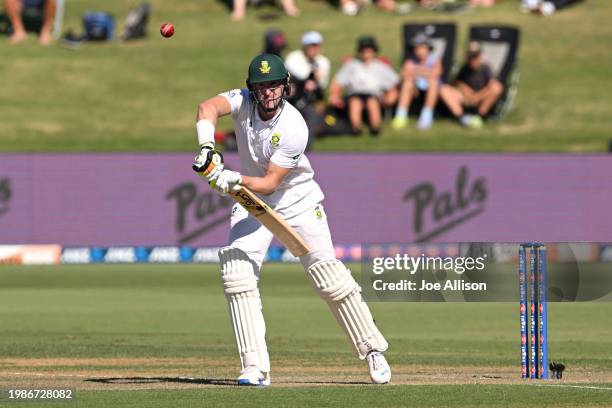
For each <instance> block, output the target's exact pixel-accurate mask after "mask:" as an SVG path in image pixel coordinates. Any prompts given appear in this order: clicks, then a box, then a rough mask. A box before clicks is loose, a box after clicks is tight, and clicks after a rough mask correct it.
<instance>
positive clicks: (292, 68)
mask: <svg viewBox="0 0 612 408" xmlns="http://www.w3.org/2000/svg"><path fill="white" fill-rule="evenodd" d="M322 47H323V36H322V35H321V33H319V32H318V31H308V32H306V33H304V35H302V48H301V49H299V50H295V51H292V52H291V53H289V55H287V59H286V60H285V66H286V67H287V70H288V71H289V73H290V74H291V76H292V77H293V78H294V79H295V80H297V81H302V82H304V88H305V90H307V91H314V90H315V89H316V88H321V89H325V88H327V85H328V84H329V72H330V63H329V59H327V57H325V56H324V55H323V54H321V50H322Z"/></svg>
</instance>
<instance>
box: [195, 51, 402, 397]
mask: <svg viewBox="0 0 612 408" xmlns="http://www.w3.org/2000/svg"><path fill="white" fill-rule="evenodd" d="M288 94H289V73H288V71H287V69H286V68H285V65H284V64H283V61H282V60H281V59H280V58H279V57H277V56H276V55H273V54H261V55H259V56H257V57H255V58H254V59H253V60H252V61H251V63H250V65H249V71H248V76H247V80H246V88H243V89H234V90H231V91H228V92H224V93H222V94H220V95H217V96H214V97H212V98H210V99H208V100H206V101H204V102H201V103H200V104H199V107H198V114H197V123H196V129H197V134H198V142H199V144H200V146H201V150H200V153H199V154H198V155H197V156H196V158H195V162H194V166H193V167H194V170H196V171H197V172H198V173H199V174H200V175H201V176H202V177H203V178H205V179H206V181H207V182H208V183H209V184H210V185H211V187H212V188H214V189H216V190H217V191H219V192H220V193H221V194H227V193H228V192H229V191H230V189H233V188H236V186H244V187H247V188H248V189H250V190H251V191H253V192H254V193H255V194H257V195H258V196H260V197H261V198H262V199H263V200H264V201H265V202H266V203H267V204H268V205H269V206H270V207H271V208H273V209H274V210H276V211H277V212H278V213H279V214H280V215H281V216H282V217H283V218H284V219H285V220H286V221H287V222H288V223H289V225H291V226H292V227H293V228H294V229H295V230H296V231H297V232H298V233H299V234H300V236H301V237H302V238H303V239H304V241H305V242H306V243H307V244H308V246H309V247H310V249H311V251H310V252H309V253H307V254H306V255H303V256H301V257H300V261H301V263H302V265H303V267H304V269H305V271H306V274H307V276H308V278H309V280H310V282H311V283H312V285H313V287H314V289H315V291H316V292H317V293H318V294H319V296H320V297H321V298H323V299H324V300H325V301H326V302H327V304H328V305H329V308H330V309H331V311H332V313H333V315H334V316H335V317H336V320H337V321H338V323H339V324H340V326H341V327H342V329H343V330H344V332H345V333H346V335H347V337H348V339H349V341H350V342H351V344H352V345H353V347H354V348H355V351H356V352H357V355H358V356H359V358H360V359H362V360H364V359H365V360H366V361H367V364H368V367H369V370H370V377H371V379H372V382H374V383H377V384H384V383H388V382H389V380H390V379H391V369H390V367H389V364H388V363H387V361H386V359H385V357H384V355H383V354H382V353H383V352H384V351H385V350H386V349H387V347H388V344H387V341H386V340H385V338H384V337H383V335H382V334H381V333H380V331H379V330H378V328H377V327H376V325H375V324H374V320H373V319H372V315H371V313H370V310H369V308H368V306H367V305H366V303H365V302H364V301H363V300H362V297H361V288H360V287H359V285H358V284H357V282H356V281H355V280H354V279H353V277H352V276H351V273H350V271H349V270H348V269H347V268H346V266H344V264H342V262H340V261H338V260H337V259H336V257H335V252H334V247H333V244H332V240H331V234H330V231H329V227H328V224H327V218H326V216H325V212H324V210H323V205H322V204H321V203H322V201H323V197H324V196H323V192H322V191H321V189H320V188H319V185H318V184H317V183H316V182H315V180H314V171H313V169H312V167H311V166H310V162H309V161H308V159H307V158H306V156H305V155H304V149H305V148H306V143H307V142H308V128H307V126H306V123H305V122H304V119H303V118H302V116H301V115H300V113H299V112H298V111H297V110H296V109H295V108H294V107H293V106H291V105H290V104H289V103H287V102H286V101H285V98H286V97H287V96H288ZM226 115H231V116H232V120H233V124H234V129H235V131H236V140H237V144H238V153H239V156H240V173H238V172H236V171H232V170H229V169H224V168H223V164H222V157H221V156H220V155H219V153H218V152H217V151H216V150H215V142H214V132H215V125H216V123H217V118H219V117H221V116H226ZM211 163H213V164H216V165H213V166H211ZM231 214H232V215H231V220H230V234H229V241H230V244H229V246H226V247H224V248H222V249H221V250H220V251H219V258H220V261H221V279H222V282H223V290H224V292H225V295H226V298H227V301H228V304H229V311H230V317H231V321H232V326H233V331H234V336H235V338H236V344H237V346H238V352H239V354H240V362H241V365H242V371H241V372H240V375H239V377H238V384H242V385H255V386H267V385H270V359H269V356H268V350H267V346H266V326H265V321H264V316H263V313H262V307H261V300H260V296H259V290H258V286H257V285H258V281H259V273H260V271H261V266H262V262H263V259H264V256H265V254H266V252H267V251H268V247H269V245H270V242H271V241H272V238H273V236H272V233H271V232H270V231H269V230H268V229H266V228H265V227H264V226H262V225H261V224H260V223H259V221H257V219H256V218H254V217H253V216H252V215H250V214H249V213H248V212H247V211H246V210H245V209H244V208H243V207H242V206H241V205H239V204H235V205H234V207H233V208H232V213H231Z"/></svg>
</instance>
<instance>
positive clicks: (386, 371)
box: [366, 351, 391, 384]
mask: <svg viewBox="0 0 612 408" xmlns="http://www.w3.org/2000/svg"><path fill="white" fill-rule="evenodd" d="M366 360H367V362H368V367H369V368H370V378H371V379H372V382H373V383H374V384H387V383H388V382H389V381H390V380H391V367H389V363H387V359H386V358H385V356H384V355H383V353H381V352H380V351H371V352H370V353H369V354H368V355H367V356H366Z"/></svg>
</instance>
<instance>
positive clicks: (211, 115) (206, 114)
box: [196, 101, 219, 125]
mask: <svg viewBox="0 0 612 408" xmlns="http://www.w3.org/2000/svg"><path fill="white" fill-rule="evenodd" d="M218 117H219V112H218V111H217V108H216V107H215V105H214V104H213V103H210V102H209V101H203V102H200V104H199V105H198V114H197V116H196V122H199V121H201V120H203V119H207V120H210V121H211V123H212V124H213V125H216V124H217V118H218Z"/></svg>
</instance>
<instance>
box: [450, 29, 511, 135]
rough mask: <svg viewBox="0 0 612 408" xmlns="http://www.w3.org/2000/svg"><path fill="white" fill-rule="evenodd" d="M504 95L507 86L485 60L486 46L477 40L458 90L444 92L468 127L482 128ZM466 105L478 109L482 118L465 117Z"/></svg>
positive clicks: (472, 43)
mask: <svg viewBox="0 0 612 408" xmlns="http://www.w3.org/2000/svg"><path fill="white" fill-rule="evenodd" d="M503 92H504V86H503V85H502V84H501V82H499V81H498V80H497V79H496V78H495V77H494V76H493V72H492V71H491V68H490V67H489V65H487V64H486V63H485V62H484V61H483V55H482V47H481V45H480V43H478V42H476V41H472V42H470V44H469V45H468V52H467V62H466V64H465V65H464V66H463V67H462V68H461V70H460V71H459V74H458V75H457V78H456V79H455V87H451V86H449V85H445V86H444V87H443V90H442V94H443V98H444V99H445V101H446V102H447V105H448V107H449V109H450V110H451V112H452V113H453V115H455V116H456V117H458V118H460V122H461V124H463V125H464V126H468V127H480V126H482V118H483V117H486V116H487V115H488V114H489V112H490V111H491V108H492V107H493V105H495V102H497V100H498V99H499V98H500V97H501V95H502V94H503ZM464 106H465V107H469V108H472V109H475V110H476V112H477V113H478V115H465V114H464V112H463V107H464Z"/></svg>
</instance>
